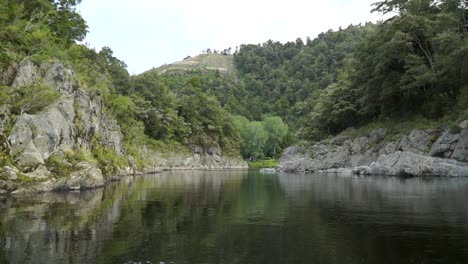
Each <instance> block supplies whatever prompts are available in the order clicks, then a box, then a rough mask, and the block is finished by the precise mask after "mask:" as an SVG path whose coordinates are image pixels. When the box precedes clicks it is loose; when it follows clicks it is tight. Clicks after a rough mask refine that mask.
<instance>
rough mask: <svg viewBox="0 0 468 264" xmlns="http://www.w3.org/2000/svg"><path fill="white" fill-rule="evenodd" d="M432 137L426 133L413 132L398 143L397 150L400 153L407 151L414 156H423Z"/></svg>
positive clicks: (420, 131)
mask: <svg viewBox="0 0 468 264" xmlns="http://www.w3.org/2000/svg"><path fill="white" fill-rule="evenodd" d="M431 141H432V135H431V134H429V133H428V132H427V131H422V130H416V129H415V130H413V131H411V133H410V134H409V135H408V136H403V138H402V139H401V140H400V142H399V143H398V146H397V149H398V150H400V151H409V152H413V153H416V154H424V153H425V152H427V150H428V149H429V147H430V144H431Z"/></svg>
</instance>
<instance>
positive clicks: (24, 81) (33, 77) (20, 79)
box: [11, 60, 40, 88]
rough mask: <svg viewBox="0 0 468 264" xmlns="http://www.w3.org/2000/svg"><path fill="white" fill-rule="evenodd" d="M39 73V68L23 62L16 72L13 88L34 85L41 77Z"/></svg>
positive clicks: (28, 62)
mask: <svg viewBox="0 0 468 264" xmlns="http://www.w3.org/2000/svg"><path fill="white" fill-rule="evenodd" d="M39 72H40V71H39V70H38V68H37V67H36V66H34V64H32V62H30V61H27V60H26V61H23V62H21V63H20V65H19V66H18V68H17V70H16V73H15V78H14V79H13V82H12V84H11V86H12V87H14V88H16V87H21V86H27V85H31V84H33V83H35V82H36V81H37V79H38V78H39V77H40V74H39Z"/></svg>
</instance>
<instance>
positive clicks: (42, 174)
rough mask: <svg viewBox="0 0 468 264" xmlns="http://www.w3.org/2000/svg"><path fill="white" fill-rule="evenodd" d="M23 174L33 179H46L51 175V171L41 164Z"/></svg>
mask: <svg viewBox="0 0 468 264" xmlns="http://www.w3.org/2000/svg"><path fill="white" fill-rule="evenodd" d="M24 175H25V176H27V177H29V178H34V179H47V178H49V177H50V176H52V173H51V172H50V171H49V170H47V168H46V167H45V166H42V165H41V166H39V167H37V169H35V170H34V171H32V172H29V173H25V174H24Z"/></svg>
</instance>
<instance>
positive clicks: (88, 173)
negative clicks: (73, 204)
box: [64, 162, 104, 190]
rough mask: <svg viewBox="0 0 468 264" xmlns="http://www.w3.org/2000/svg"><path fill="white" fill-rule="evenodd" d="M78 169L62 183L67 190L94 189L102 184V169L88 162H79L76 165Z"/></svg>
mask: <svg viewBox="0 0 468 264" xmlns="http://www.w3.org/2000/svg"><path fill="white" fill-rule="evenodd" d="M76 167H77V168H78V169H79V170H78V171H75V172H72V174H71V175H70V177H69V179H67V180H66V183H65V185H64V188H65V189H68V190H84V189H94V188H98V187H102V186H104V177H103V176H102V171H101V170H100V169H99V168H97V167H96V166H95V165H93V164H91V163H88V162H80V163H79V164H78V165H77V166H76Z"/></svg>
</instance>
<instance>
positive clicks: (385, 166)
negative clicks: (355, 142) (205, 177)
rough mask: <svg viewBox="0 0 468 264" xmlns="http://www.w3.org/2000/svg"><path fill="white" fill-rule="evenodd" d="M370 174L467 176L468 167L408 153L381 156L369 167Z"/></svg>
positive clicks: (447, 160)
mask: <svg viewBox="0 0 468 264" xmlns="http://www.w3.org/2000/svg"><path fill="white" fill-rule="evenodd" d="M370 174H373V175H379V174H381V175H395V176H452V177H460V176H468V165H467V164H464V163H460V162H457V161H454V160H449V159H442V158H435V157H428V156H424V155H420V154H415V153H412V152H408V151H403V152H402V151H397V152H395V153H392V154H389V155H381V156H380V157H379V158H378V159H377V161H376V162H373V163H372V164H371V165H370Z"/></svg>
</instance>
